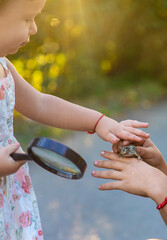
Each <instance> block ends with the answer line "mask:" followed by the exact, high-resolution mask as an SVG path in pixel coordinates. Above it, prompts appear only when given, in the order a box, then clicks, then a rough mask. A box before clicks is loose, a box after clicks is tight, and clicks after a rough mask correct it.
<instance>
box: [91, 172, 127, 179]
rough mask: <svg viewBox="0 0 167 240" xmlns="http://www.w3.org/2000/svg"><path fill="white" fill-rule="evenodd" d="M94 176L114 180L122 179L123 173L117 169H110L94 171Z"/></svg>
mask: <svg viewBox="0 0 167 240" xmlns="http://www.w3.org/2000/svg"><path fill="white" fill-rule="evenodd" d="M92 176H93V177H96V178H104V179H112V180H121V179H122V177H123V173H122V172H120V171H116V170H109V171H93V172H92Z"/></svg>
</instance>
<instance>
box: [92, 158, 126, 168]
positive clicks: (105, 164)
mask: <svg viewBox="0 0 167 240" xmlns="http://www.w3.org/2000/svg"><path fill="white" fill-rule="evenodd" d="M94 165H95V166H96V167H99V168H106V169H114V170H117V171H121V170H123V169H124V168H125V166H126V163H125V162H122V161H113V160H104V161H95V163H94Z"/></svg>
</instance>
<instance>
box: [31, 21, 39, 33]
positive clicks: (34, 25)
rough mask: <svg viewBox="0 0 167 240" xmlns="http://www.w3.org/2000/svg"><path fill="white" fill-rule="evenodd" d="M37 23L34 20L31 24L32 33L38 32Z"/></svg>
mask: <svg viewBox="0 0 167 240" xmlns="http://www.w3.org/2000/svg"><path fill="white" fill-rule="evenodd" d="M37 30H38V29H37V25H36V23H35V22H32V24H31V26H30V35H35V34H36V33H37Z"/></svg>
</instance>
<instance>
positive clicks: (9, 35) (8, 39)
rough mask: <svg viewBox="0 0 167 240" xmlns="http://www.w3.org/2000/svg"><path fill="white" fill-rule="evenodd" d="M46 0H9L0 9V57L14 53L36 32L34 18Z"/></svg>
mask: <svg viewBox="0 0 167 240" xmlns="http://www.w3.org/2000/svg"><path fill="white" fill-rule="evenodd" d="M45 2H46V0H33V1H30V0H11V1H9V3H7V5H5V6H4V8H2V10H1V11H0V57H4V56H6V55H7V54H14V53H16V52H17V51H18V49H19V48H20V47H22V46H24V45H25V44H27V43H28V42H29V39H30V36H31V35H34V34H36V32H37V27H36V24H35V21H34V18H35V17H36V16H37V15H38V14H39V13H40V12H41V10H42V8H43V7H44V5H45Z"/></svg>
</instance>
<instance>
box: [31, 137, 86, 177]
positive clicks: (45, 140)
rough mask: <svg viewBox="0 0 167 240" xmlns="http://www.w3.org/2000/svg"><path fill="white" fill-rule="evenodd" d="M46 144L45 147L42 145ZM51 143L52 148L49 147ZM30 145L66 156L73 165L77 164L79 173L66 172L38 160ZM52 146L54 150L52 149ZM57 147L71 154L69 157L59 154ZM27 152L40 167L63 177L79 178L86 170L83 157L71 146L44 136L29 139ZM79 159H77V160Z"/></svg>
mask: <svg viewBox="0 0 167 240" xmlns="http://www.w3.org/2000/svg"><path fill="white" fill-rule="evenodd" d="M46 144H47V147H46V146H44V145H46ZM51 145H52V148H51V147H50V146H51ZM32 147H38V148H41V149H47V150H49V151H52V152H54V153H56V154H59V155H60V156H63V157H65V158H67V159H68V160H69V161H71V162H72V163H73V164H74V165H75V166H77V168H78V169H79V170H80V173H70V172H66V171H63V170H60V169H58V168H55V167H53V166H52V165H50V164H46V163H44V162H42V161H40V160H38V158H37V157H36V156H35V155H34V153H33V151H32ZM53 147H54V150H53ZM57 147H59V148H60V147H61V149H65V150H66V153H67V151H68V154H72V155H71V156H70V157H71V158H69V156H65V155H63V154H61V153H60V152H58V150H57ZM27 152H28V154H29V155H30V157H31V158H32V159H33V160H34V161H35V162H36V163H37V164H38V165H40V166H41V167H43V168H45V169H47V170H48V171H50V172H52V173H54V174H56V175H58V176H61V177H64V178H68V179H79V178H81V177H82V176H83V174H84V172H85V170H86V166H87V164H86V162H85V161H84V159H83V158H82V157H81V156H80V155H79V154H78V153H76V152H75V151H74V150H72V149H71V148H69V147H67V146H66V145H64V144H62V143H59V142H57V141H55V140H53V139H49V138H46V137H38V138H35V139H33V140H32V141H31V143H30V145H29V146H28V149H27ZM75 158H77V160H75ZM78 159H79V160H78Z"/></svg>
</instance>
